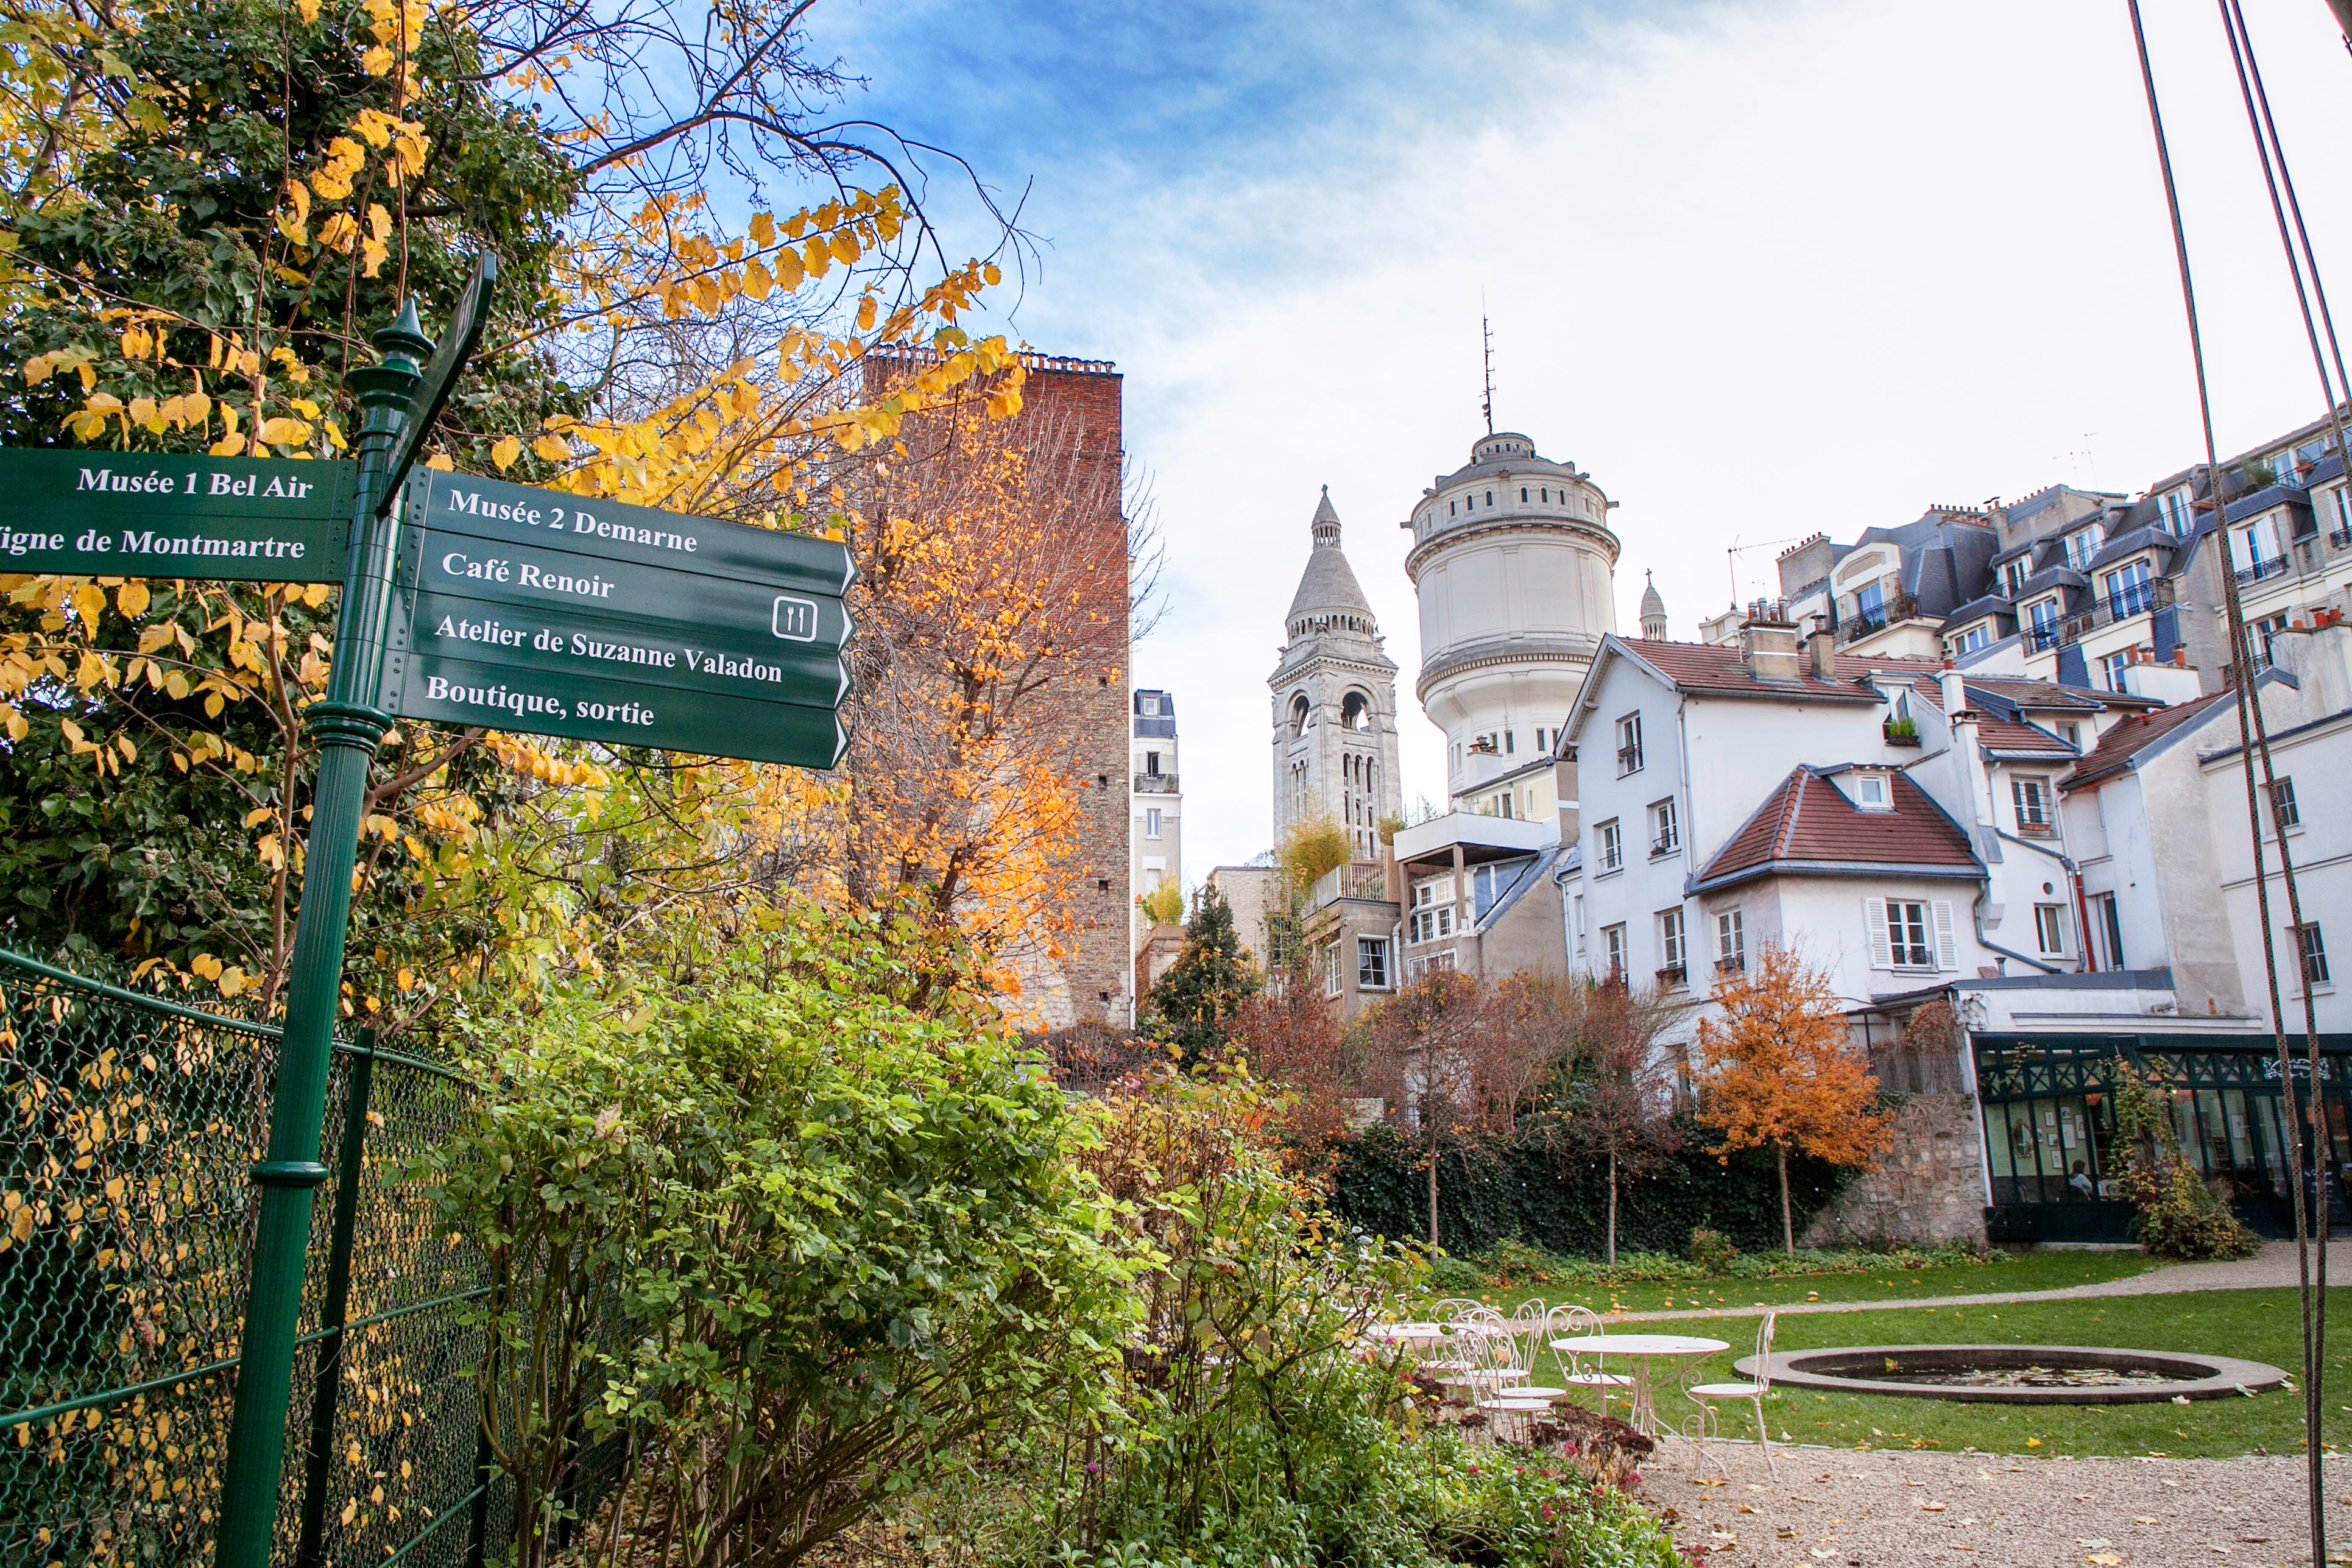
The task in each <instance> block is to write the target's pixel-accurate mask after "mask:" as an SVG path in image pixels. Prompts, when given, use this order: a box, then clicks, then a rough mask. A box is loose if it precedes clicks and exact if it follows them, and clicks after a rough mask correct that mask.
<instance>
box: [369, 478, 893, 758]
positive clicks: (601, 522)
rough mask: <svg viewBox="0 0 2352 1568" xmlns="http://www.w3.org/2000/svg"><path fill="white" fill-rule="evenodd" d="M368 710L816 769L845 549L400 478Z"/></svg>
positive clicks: (531, 495) (827, 713)
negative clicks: (390, 595)
mask: <svg viewBox="0 0 2352 1568" xmlns="http://www.w3.org/2000/svg"><path fill="white" fill-rule="evenodd" d="M855 578H856V570H855V568H854V567H853V566H852V564H851V563H850V559H849V552H848V550H847V549H846V548H845V546H843V545H842V544H840V543H838V542H833V541H829V540H820V539H812V538H809V537H808V536H806V535H804V534H792V533H778V532H773V531H770V530H766V529H759V528H750V527H746V526H744V525H742V524H740V523H729V522H718V521H712V520H710V519H709V518H699V517H688V516H684V515H681V514H679V513H677V512H666V511H656V510H652V509H650V508H646V507H634V506H626V505H623V504H620V503H616V502H604V501H598V500H584V499H583V498H580V497H575V496H570V495H565V494H562V493H561V492H558V491H554V490H547V489H537V488H535V487H532V486H529V485H516V484H508V483H505V482H503V481H500V480H495V479H472V478H469V477H467V476H464V475H457V474H444V473H427V474H420V475H418V476H417V477H416V478H415V480H414V481H412V483H411V484H410V486H409V489H408V495H407V501H406V506H405V510H404V542H403V546H402V553H401V578H400V580H401V584H402V595H403V612H402V614H401V616H400V617H399V619H398V624H397V627H396V630H395V632H394V642H393V646H392V647H391V649H390V650H389V651H388V653H387V655H386V658H385V665H384V668H385V678H384V688H385V689H384V692H383V705H384V706H385V707H387V708H389V709H390V710H392V711H394V712H395V713H400V714H404V715H405V716H407V717H410V718H417V719H431V720H436V721H443V722H446V723H458V724H483V725H488V726H490V727H493V728H497V729H503V730H520V731H530V732H533V733H539V734H551V735H569V736H573V737H576V738H579V739H583V740H592V741H601V742H606V743H608V744H616V745H635V746H651V747H657V748H661V749H664V750H669V751H682V752H703V753H705V754H709V755H715V756H731V757H745V758H750V759H752V760H755V761H761V762H781V763H799V764H801V765H803V766H805V767H830V766H832V765H833V764H834V763H836V762H838V761H839V760H840V756H841V752H842V750H843V748H844V746H845V744H846V742H847V738H846V735H845V732H844V731H842V729H841V726H840V723H839V721H838V720H837V718H836V717H835V710H836V709H837V708H838V707H839V706H840V703H841V700H842V699H843V698H844V697H845V695H846V694H847V692H848V689H849V679H848V673H847V670H846V669H845V667H844V666H843V664H842V661H841V648H842V645H843V644H844V643H845V641H846V640H847V639H848V637H849V634H850V631H851V629H852V628H851V625H850V620H849V616H848V613H847V611H846V610H845V608H844V607H843V605H842V602H841V595H842V594H843V593H844V592H845V590H846V589H847V588H848V586H849V584H850V583H851V582H852V581H854V580H855Z"/></svg>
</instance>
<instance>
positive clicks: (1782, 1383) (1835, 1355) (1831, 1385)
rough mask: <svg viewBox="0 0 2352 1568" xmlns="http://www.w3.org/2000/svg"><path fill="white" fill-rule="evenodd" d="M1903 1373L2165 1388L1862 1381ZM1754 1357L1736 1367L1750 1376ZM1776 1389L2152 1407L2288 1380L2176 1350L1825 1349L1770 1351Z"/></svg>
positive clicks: (2263, 1369)
mask: <svg viewBox="0 0 2352 1568" xmlns="http://www.w3.org/2000/svg"><path fill="white" fill-rule="evenodd" d="M1890 1356H1892V1357H1894V1358H1895V1360H1896V1361H1898V1362H1900V1363H1902V1365H1903V1368H1904V1370H1905V1371H1906V1372H1934V1371H1952V1372H1960V1371H1967V1370H1969V1369H1979V1370H1983V1369H1998V1368H2010V1367H2027V1366H2056V1367H2084V1368H2107V1369H2111V1370H2114V1371H2116V1372H2148V1373H2158V1374H2160V1375H2162V1376H2164V1377H2166V1378H2168V1379H2170V1380H2173V1381H2168V1382H2165V1383H2152V1384H2129V1385H2124V1386H2116V1385H2113V1384H2109V1385H2106V1386H2087V1387H2082V1388H1999V1387H1981V1386H1971V1385H1966V1384H1923V1383H1895V1382H1890V1381H1887V1380H1885V1379H1884V1378H1878V1377H1872V1376H1867V1375H1863V1374H1864V1373H1875V1372H1878V1371H1880V1370H1881V1369H1883V1368H1884V1367H1885V1364H1886V1360H1887V1358H1888V1357H1890ZM1757 1365H1758V1358H1757V1357H1755V1356H1752V1355H1751V1356H1742V1357H1741V1358H1740V1359H1739V1361H1738V1363H1736V1366H1737V1370H1738V1372H1739V1373H1741V1374H1742V1375H1743V1376H1753V1375H1754V1374H1755V1372H1756V1369H1757ZM1766 1368H1767V1370H1768V1371H1769V1373H1770V1374H1771V1381H1772V1383H1773V1384H1774V1385H1775V1386H1776V1387H1788V1388H1809V1389H1813V1390H1816V1391H1819V1392H1823V1393H1827V1392H1832V1391H1834V1392H1838V1393H1843V1394H1893V1395H1895V1396H1897V1397H1899V1398H1905V1399H1954V1400H1961V1401H1965V1402H1967V1403H1969V1404H1978V1405H2156V1404H2161V1403H2164V1402H2166V1401H2168V1400H2172V1399H2179V1398H2189V1399H2221V1398H2225V1397H2236V1396H2239V1395H2242V1394H2260V1393H2263V1391H2265V1390H2267V1389H2273V1388H2276V1387H2279V1386H2280V1385H2281V1384H2284V1383H2285V1382H2286V1377H2287V1374H2286V1373H2284V1372H2282V1371H2281V1370H2279V1369H2278V1368H2277V1367H2274V1366H2271V1365H2268V1364H2266V1363H2263V1362H2258V1361H2239V1360H2237V1359H2235V1358H2234V1357H2231V1356H2216V1355H2202V1354H2190V1353H2189V1352H2181V1351H2142V1350H2123V1349H2119V1348H2116V1347H2115V1346H2112V1345H1842V1346H1836V1347H1832V1348H1831V1349H1827V1350H1805V1351H1775V1352H1773V1353H1772V1354H1771V1356H1770V1357H1769V1359H1768V1360H1767V1362H1766Z"/></svg>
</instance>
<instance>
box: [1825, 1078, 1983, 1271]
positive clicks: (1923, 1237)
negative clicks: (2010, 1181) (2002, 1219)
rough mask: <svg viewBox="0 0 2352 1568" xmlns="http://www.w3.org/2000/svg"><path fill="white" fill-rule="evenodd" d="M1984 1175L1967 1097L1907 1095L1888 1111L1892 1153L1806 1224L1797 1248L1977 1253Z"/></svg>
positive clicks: (1972, 1102) (1972, 1104)
mask: <svg viewBox="0 0 2352 1568" xmlns="http://www.w3.org/2000/svg"><path fill="white" fill-rule="evenodd" d="M1983 1170H1984V1139H1983V1136H1982V1134H1981V1133H1980V1132H1979V1130H1978V1126H1977V1109H1976V1099H1975V1097H1974V1096H1972V1095H1968V1094H1959V1093H1942V1092H1930V1093H1915V1094H1909V1095H1906V1097H1905V1099H1904V1100H1903V1102H1902V1104H1901V1105H1900V1106H1899V1107H1898V1108H1897V1110H1896V1111H1895V1143H1894V1146H1893V1147H1892V1148H1891V1149H1889V1150H1888V1151H1887V1152H1886V1154H1885V1156H1884V1158H1883V1159H1882V1160H1881V1161H1880V1163H1879V1168H1878V1169H1877V1170H1875V1171H1867V1172H1864V1173H1863V1174H1861V1175H1860V1176H1858V1177H1856V1178H1855V1179H1854V1180H1853V1183H1852V1184H1849V1185H1848V1186H1847V1187H1846V1189H1845V1191H1844V1193H1843V1194H1841V1195H1840V1196H1839V1198H1838V1201H1837V1202H1835V1203H1834V1204H1832V1205H1830V1206H1829V1207H1828V1208H1826V1209H1824V1210H1822V1212H1821V1213H1820V1214H1819V1215H1815V1216H1814V1217H1813V1222H1812V1224H1811V1226H1807V1227H1806V1229H1805V1232H1804V1234H1803V1235H1802V1236H1801V1237H1799V1238H1798V1240H1799V1243H1800V1244H1801V1245H1802V1246H1806V1247H1834V1246H1839V1245H1842V1244H1845V1243H1849V1242H1857V1241H1865V1240H1876V1239H1879V1238H1881V1237H1889V1238H1893V1239H1895V1240H1899V1241H1916V1242H1935V1241H1967V1242H1973V1243H1975V1244H1976V1245H1978V1246H1982V1245H1983V1244H1984V1239H1985V1226H1984V1176H1983Z"/></svg>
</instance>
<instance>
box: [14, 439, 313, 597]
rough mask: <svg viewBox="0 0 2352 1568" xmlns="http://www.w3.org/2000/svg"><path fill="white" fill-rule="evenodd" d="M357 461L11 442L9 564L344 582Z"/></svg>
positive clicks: (50, 569)
mask: <svg viewBox="0 0 2352 1568" xmlns="http://www.w3.org/2000/svg"><path fill="white" fill-rule="evenodd" d="M357 472H358V465H357V464H355V463H352V462H350V461H348V460H345V459H340V458H338V459H332V460H327V461H316V462H288V461H276V462H273V461H269V460H267V459H263V460H256V459H254V458H207V457H165V456H157V455H156V454H153V453H145V452H106V451H102V450H96V449H83V450H75V451H65V450H47V449H42V450H23V449H17V448H5V449H0V572H22V573H27V574H58V575H68V576H87V577H201V578H226V579H235V580H237V581H241V582H248V583H340V582H341V581H342V578H343V565H344V555H345V541H346V539H347V538H348V537H349V535H350V531H351V521H352V483H353V481H354V479H355V477H356V475H357Z"/></svg>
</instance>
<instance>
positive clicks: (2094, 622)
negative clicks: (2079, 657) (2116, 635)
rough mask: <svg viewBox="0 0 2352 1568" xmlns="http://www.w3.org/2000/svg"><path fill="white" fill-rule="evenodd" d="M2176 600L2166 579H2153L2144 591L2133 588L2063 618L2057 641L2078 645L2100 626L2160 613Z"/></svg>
mask: <svg viewBox="0 0 2352 1568" xmlns="http://www.w3.org/2000/svg"><path fill="white" fill-rule="evenodd" d="M2176 596H2177V590H2175V589H2174V587H2173V585H2172V579H2171V578H2169V577H2158V578H2156V579H2155V580H2154V581H2152V582H2150V583H2148V584H2147V585H2146V586H2144V587H2136V588H2134V589H2132V590H2130V591H2128V592H2126V593H2121V594H2109V595H2105V596H2104V597H2102V598H2100V599H2099V600H2097V601H2096V602H2095V603H2094V604H2093V605H2092V606H2091V607H2090V608H2089V609H2087V610H2084V611H2083V612H2082V613H2080V614H2079V615H2073V616H2067V617H2066V619H2065V620H2064V622H2063V623H2062V624H2061V626H2060V627H2059V631H2058V640H2059V641H2060V642H2079V641H2081V640H2082V639H2083V638H2084V637H2087V636H2089V635H2090V634H2091V633H2093V632H2095V631H2096V630H2098V629H2099V628H2100V627H2101V626H2113V625H2115V624H2116V622H2118V621H2127V620H2130V619H2131V618H2132V617H2133V616H2144V615H2147V614H2148V613H2149V612H2150V611H2152V610H2160V609H2163V608H2164V607H2165V606H2166V605H2170V604H2172V603H2173V602H2174V600H2175V598H2176Z"/></svg>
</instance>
